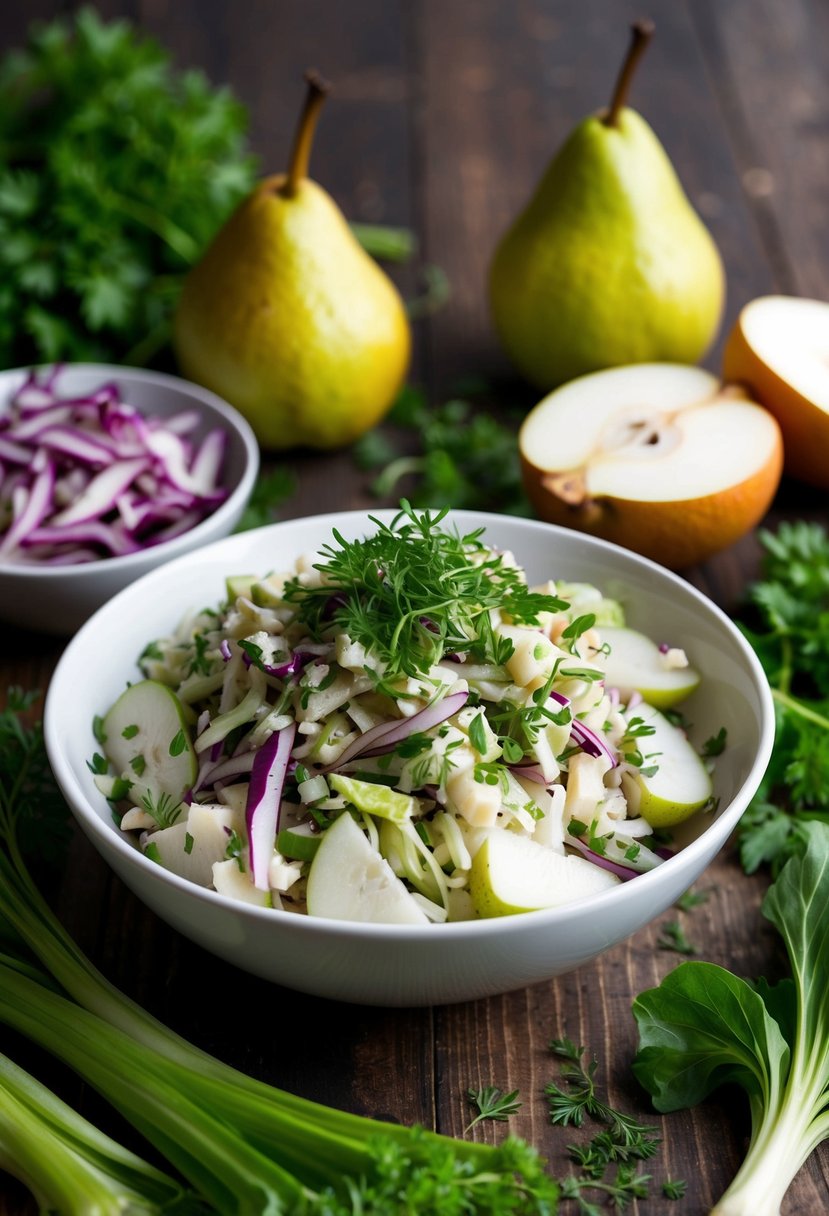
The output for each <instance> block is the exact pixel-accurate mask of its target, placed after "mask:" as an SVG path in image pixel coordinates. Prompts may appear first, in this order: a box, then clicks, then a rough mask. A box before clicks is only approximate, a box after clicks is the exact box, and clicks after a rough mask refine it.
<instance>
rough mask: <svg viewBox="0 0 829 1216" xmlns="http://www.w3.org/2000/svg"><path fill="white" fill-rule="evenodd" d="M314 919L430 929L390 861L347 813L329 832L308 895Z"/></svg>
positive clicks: (314, 863) (314, 866) (310, 875)
mask: <svg viewBox="0 0 829 1216" xmlns="http://www.w3.org/2000/svg"><path fill="white" fill-rule="evenodd" d="M306 899H307V902H308V915H309V916H328V917H330V918H331V919H332V920H356V921H370V922H372V923H377V924H385V925H421V924H427V923H428V918H427V916H426V913H425V912H424V911H423V910H422V908H420V907H419V906H418V904H417V901H416V900H414V899H412V896H411V895H410V894H409V892H408V891H407V890H406V887H405V886H404V884H403V883H402V882H401V881H400V879H399V878H398V877H397V875H396V874H395V873H394V871H393V870H392V868H391V866H390V865H389V863H388V862H387V861H386V859H385V857H381V856H380V854H379V853H378V852H377V850H376V849H374V848H372V846H371V844H370V843H369V841H368V838H367V837H366V835H365V834H364V833H363V832H362V831H361V830H360V828H359V827H358V826H357V824H356V823H355V822H354V820H353V819H352V817H351V815H350V814H349V813H348V812H347V811H346V812H345V813H344V814H342V815H340V817H339V819H335V820H334V822H333V823H332V824H331V827H330V828H326V830H325V832H324V833H323V836H322V840H321V842H320V846H319V848H318V849H317V852H316V855H315V857H314V860H313V861H312V862H311V868H310V870H309V871H308V886H307V891H306Z"/></svg>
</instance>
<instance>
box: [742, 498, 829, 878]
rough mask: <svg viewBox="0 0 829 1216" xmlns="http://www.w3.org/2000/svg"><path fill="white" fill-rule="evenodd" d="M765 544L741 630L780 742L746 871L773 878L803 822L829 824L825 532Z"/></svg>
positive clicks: (789, 529)
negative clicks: (765, 685) (758, 668)
mask: <svg viewBox="0 0 829 1216" xmlns="http://www.w3.org/2000/svg"><path fill="white" fill-rule="evenodd" d="M760 540H761V542H762V544H763V547H764V551H765V552H764V557H763V564H762V572H761V573H762V577H761V579H760V580H759V581H758V582H756V583H755V584H754V585H753V586H752V587H751V588H750V593H749V598H750V606H749V608H748V609H747V611H746V613H745V616H746V620H745V621H744V622H742V623H741V624H742V628H743V631H744V632H745V634H746V636H747V637H748V639H749V641H750V642H751V644H752V646H753V647H754V649H755V651H756V653H757V655H758V657H759V659H760V662H761V663H762V665H763V668H764V670H765V672H766V675H767V676H768V679H769V683H770V684H771V688H772V696H773V697H774V702H775V710H776V719H777V734H776V740H775V747H774V754H773V756H772V759H771V762H770V764H769V767H768V770H767V772H766V775H765V777H764V779H763V782H762V784H761V786H760V789H759V791H758V793H757V796H756V797H755V798H754V800H753V802H752V804H751V806H750V807H749V808H748V810H747V811H746V813H745V815H744V816H743V818H742V820H741V823H740V829H739V841H740V857H741V860H742V863H743V867H744V868H745V870H746V871H747V872H748V873H752V872H753V871H754V870H756V869H758V867H759V866H761V865H763V864H767V863H768V864H770V865H771V867H772V869H773V871H775V872H776V871H777V870H779V868H780V866H781V865H782V864H783V862H784V861H785V860H786V859H787V857H789V856H791V855H792V853H794V852H796V851H797V849H798V847H799V845H800V843H801V840H802V827H803V825H804V824H805V823H807V822H808V821H809V820H811V819H821V820H823V821H824V822H829V797H827V791H829V534H827V532H826V530H825V529H824V528H822V527H821V526H819V525H818V524H815V523H807V522H805V521H802V520H801V521H798V522H796V523H783V524H781V525H780V527H779V528H778V530H777V532H776V533H771V532H761V533H760Z"/></svg>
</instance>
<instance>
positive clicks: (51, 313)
mask: <svg viewBox="0 0 829 1216" xmlns="http://www.w3.org/2000/svg"><path fill="white" fill-rule="evenodd" d="M246 129H247V118H246V114H245V111H244V110H243V108H242V107H241V106H240V105H239V103H238V102H237V101H236V100H235V99H234V98H233V97H232V95H231V94H230V92H229V91H228V90H227V89H224V88H222V89H216V88H214V87H212V86H211V85H210V84H209V82H208V81H207V79H206V78H205V77H204V75H202V74H201V73H200V72H196V71H188V72H179V71H177V70H175V69H174V68H173V66H172V64H171V61H170V57H169V55H168V54H167V52H166V51H164V50H163V49H162V48H161V47H160V46H159V45H158V43H156V42H154V41H153V40H152V39H150V38H146V37H144V36H143V35H139V34H138V33H137V32H136V31H135V30H134V29H133V28H132V27H131V26H130V25H129V24H128V23H127V22H125V21H113V22H109V23H106V22H103V21H102V20H101V19H100V18H99V17H98V16H97V15H96V14H95V12H94V11H93V10H92V9H89V8H85V9H82V10H81V11H80V12H79V13H78V14H77V15H76V16H75V17H74V18H67V19H63V18H61V19H59V20H56V21H53V22H52V23H51V24H48V25H34V26H32V29H31V31H30V34H29V37H28V41H27V43H26V46H25V47H24V48H23V49H22V50H20V51H16V52H13V53H11V54H9V55H7V56H6V58H5V59H4V60H3V62H2V64H0V285H1V286H0V360H2V362H3V364H4V365H5V366H13V365H16V364H24V363H30V362H40V361H51V360H58V359H62V360H71V359H93V360H94V359H112V360H117V361H121V360H123V361H125V362H145V361H147V360H148V359H149V358H151V357H152V355H153V354H154V353H155V352H156V351H157V350H158V349H159V348H160V347H162V346H163V345H164V344H165V342H166V340H167V336H168V327H169V318H170V316H171V312H172V309H173V306H174V303H175V300H176V299H177V296H178V291H179V287H180V283H181V278H182V275H183V273H184V272H185V271H186V269H187V267H188V266H190V265H191V264H192V263H193V262H194V261H196V260H197V258H198V257H199V256H200V254H201V252H202V250H203V249H204V248H205V246H206V244H207V242H208V241H209V240H210V239H211V237H212V236H213V235H214V233H215V232H216V230H217V229H218V228H219V226H220V225H221V224H222V223H223V222H224V220H225V219H226V218H227V216H228V215H229V213H230V211H231V210H232V209H233V207H234V206H235V205H236V204H237V203H238V202H239V201H240V200H241V199H242V198H243V197H244V196H245V195H246V194H247V193H248V191H249V190H250V189H251V186H252V185H253V182H254V177H255V164H254V161H253V159H252V157H251V156H250V155H249V154H248V152H247V150H246V144H245V139H246Z"/></svg>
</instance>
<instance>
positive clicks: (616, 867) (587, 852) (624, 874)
mask: <svg viewBox="0 0 829 1216" xmlns="http://www.w3.org/2000/svg"><path fill="white" fill-rule="evenodd" d="M568 844H572V845H574V846H575V847H576V848H577V849H578V851H579V852H580V853H583V854H584V856H585V857H586V858H587V860H588V861H592V862H593V864H594V865H597V866H599V867H600V868H601V869H602V870H609V871H610V873H611V874H616V875H617V877H619V878H621V879H622V881H623V882H628V881H629V880H630V879H631V878H638V877H639V875H640V874H641V873H642V871H641V870H634V869H633V868H632V867H631V866H623V865H621V863H620V862H618V861H611V860H610V858H609V857H603V856H602V854H601V853H596V852H594V851H593V849H589V848H588V847H587V845H586V844H583V843H582V841H581V840H579V838H578V836H571V837H568Z"/></svg>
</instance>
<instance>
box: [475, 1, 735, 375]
mask: <svg viewBox="0 0 829 1216" xmlns="http://www.w3.org/2000/svg"><path fill="white" fill-rule="evenodd" d="M651 33H652V27H650V26H649V25H645V24H644V23H641V24H639V25H636V26H634V36H633V41H632V44H631V49H630V51H629V53H628V56H627V58H626V60H625V63H624V65H623V68H622V72H621V73H620V76H619V81H618V83H617V87H616V92H615V94H614V98H613V102H612V104H611V106H610V109H609V110H608V111H606V112H603V113H600V114H596V115H591V116H590V117H588V118H585V119H584V120H583V121H582V122H581V123H579V125H578V126H577V127H576V128H575V130H574V131H573V132H572V134H571V135H570V137H569V139H568V140H567V142H566V143H565V144H564V146H563V147H562V148H561V150H560V151H559V153H558V155H557V156H556V157H555V159H554V160H553V161H552V163H551V164H550V166H549V168H548V169H547V172H546V173H545V174H544V176H543V178H542V179H541V182H540V183H539V185H538V187H537V189H536V191H535V194H534V195H533V197H532V198H531V199H530V202H529V204H528V206H527V207H526V209H525V210H524V211H523V212H522V213H521V215H519V217H518V219H517V220H516V221H515V223H514V224H513V225H512V227H511V228H510V229H509V230H508V232H507V233H506V234H505V236H504V237H503V238H502V240H501V242H500V244H499V245H498V247H497V249H496V252H495V255H494V258H493V261H492V266H491V269H490V281H489V294H490V305H491V310H492V316H493V320H494V323H495V328H496V330H497V331H498V334H499V336H500V338H501V341H502V343H503V345H504V348H505V350H506V352H507V354H508V355H509V356H510V358H511V359H512V361H513V362H514V363H515V365H516V367H517V368H518V369H519V370H520V371H521V372H522V374H523V375H524V376H526V377H527V379H528V380H531V381H532V382H533V383H535V384H536V385H538V387H539V388H541V389H550V388H554V387H555V386H557V385H559V384H562V383H564V382H565V381H567V380H571V379H573V378H574V377H576V376H580V375H583V374H585V373H587V372H593V371H597V370H599V369H600V368H604V367H613V366H617V365H620V364H628V363H651V362H653V363H662V362H669V363H696V362H697V360H698V359H699V358H700V357H701V356H702V355H703V354H704V352H705V350H706V349H707V348H708V346H709V344H710V343H711V341H712V340H713V338H714V336H715V334H716V331H717V329H718V326H719V322H720V318H721V315H722V308H723V301H724V294H725V285H724V274H723V267H722V262H721V260H720V255H719V253H718V251H717V248H716V245H715V244H714V242H713V240H712V238H711V235H710V233H709V232H708V230H707V228H706V227H705V225H704V224H703V223H702V221H701V220H700V218H699V216H698V215H697V214H696V212H695V211H694V209H693V207H692V206H691V204H690V202H689V201H688V198H687V196H686V195H685V193H684V191H683V189H682V186H681V185H680V182H679V179H678V178H677V176H676V173H675V172H674V169H673V167H672V165H671V162H670V160H669V159H668V157H667V155H666V153H665V150H664V148H663V147H662V145H661V143H660V142H659V140H658V139H657V137H656V136H655V135H654V133H653V131H652V130H651V128H650V127H649V126H648V124H647V123H646V122H645V120H644V119H643V118H641V117H640V115H639V114H637V113H636V112H635V111H633V110H631V109H628V108H627V107H626V106H625V105H624V104H623V102H624V98H625V96H626V94H627V90H628V87H629V84H630V78H631V76H632V73H633V70H634V68H635V65H636V63H637V62H638V59H639V57H640V55H641V53H642V51H643V50H644V48H645V46H646V45H647V42H648V40H649V39H650V36H651Z"/></svg>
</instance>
